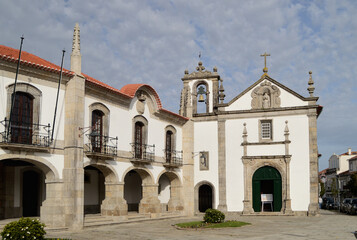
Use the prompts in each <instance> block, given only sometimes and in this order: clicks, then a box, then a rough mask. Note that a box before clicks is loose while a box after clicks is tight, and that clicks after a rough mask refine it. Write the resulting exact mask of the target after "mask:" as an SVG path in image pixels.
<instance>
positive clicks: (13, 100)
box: [6, 35, 24, 139]
mask: <svg viewBox="0 0 357 240" xmlns="http://www.w3.org/2000/svg"><path fill="white" fill-rule="evenodd" d="M23 42H24V35H22V36H21V44H20V51H19V60H18V62H17V68H16V76H15V84H14V91H13V93H12V96H11V108H10V116H9V124H8V126H7V133H6V139H7V138H8V136H9V131H10V125H11V118H12V109H13V108H14V104H15V96H16V84H17V77H18V75H19V70H20V61H21V52H22V44H23Z"/></svg>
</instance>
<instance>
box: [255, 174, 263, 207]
mask: <svg viewBox="0 0 357 240" xmlns="http://www.w3.org/2000/svg"><path fill="white" fill-rule="evenodd" d="M261 205H262V202H261V201H260V181H259V180H255V181H254V180H253V209H254V212H260V207H261Z"/></svg>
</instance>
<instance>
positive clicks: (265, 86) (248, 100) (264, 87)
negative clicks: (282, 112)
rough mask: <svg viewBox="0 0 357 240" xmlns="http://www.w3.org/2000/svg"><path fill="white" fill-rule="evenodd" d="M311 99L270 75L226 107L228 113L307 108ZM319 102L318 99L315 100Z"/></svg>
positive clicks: (263, 77)
mask: <svg viewBox="0 0 357 240" xmlns="http://www.w3.org/2000/svg"><path fill="white" fill-rule="evenodd" d="M309 100H311V98H305V97H303V96H301V95H300V94H298V93H296V92H295V91H293V90H291V89H290V88H288V87H286V86H284V85H283V84H281V83H279V82H278V81H276V80H274V79H272V78H270V77H269V76H268V75H265V76H262V78H261V79H259V80H258V81H256V82H255V83H254V84H252V85H251V86H250V87H248V88H247V89H246V90H244V91H243V92H242V93H240V94H239V95H237V96H236V97H235V98H233V99H232V100H231V101H230V102H229V103H228V104H227V106H226V107H225V110H226V111H235V110H256V109H263V110H268V109H276V108H282V107H297V106H306V105H308V101H309ZM314 100H317V98H314Z"/></svg>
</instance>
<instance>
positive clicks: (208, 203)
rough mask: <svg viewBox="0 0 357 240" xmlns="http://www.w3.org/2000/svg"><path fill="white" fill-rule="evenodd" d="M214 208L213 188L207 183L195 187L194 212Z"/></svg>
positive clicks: (200, 183) (203, 182)
mask: <svg viewBox="0 0 357 240" xmlns="http://www.w3.org/2000/svg"><path fill="white" fill-rule="evenodd" d="M208 208H215V188H214V186H213V184H211V183H210V182H208V181H202V182H199V183H198V184H196V186H195V212H196V213H199V212H204V211H206V210H207V209H208Z"/></svg>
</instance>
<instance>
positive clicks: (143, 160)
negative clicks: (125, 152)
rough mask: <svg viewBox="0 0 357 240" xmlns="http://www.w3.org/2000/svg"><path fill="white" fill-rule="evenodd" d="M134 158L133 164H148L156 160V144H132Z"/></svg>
mask: <svg viewBox="0 0 357 240" xmlns="http://www.w3.org/2000/svg"><path fill="white" fill-rule="evenodd" d="M130 145H131V147H132V154H133V158H132V159H131V160H130V161H131V162H132V163H139V164H148V163H151V162H153V161H154V159H155V144H154V145H148V144H140V143H131V144H130Z"/></svg>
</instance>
